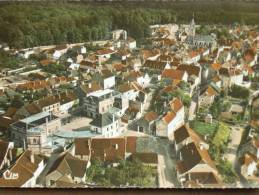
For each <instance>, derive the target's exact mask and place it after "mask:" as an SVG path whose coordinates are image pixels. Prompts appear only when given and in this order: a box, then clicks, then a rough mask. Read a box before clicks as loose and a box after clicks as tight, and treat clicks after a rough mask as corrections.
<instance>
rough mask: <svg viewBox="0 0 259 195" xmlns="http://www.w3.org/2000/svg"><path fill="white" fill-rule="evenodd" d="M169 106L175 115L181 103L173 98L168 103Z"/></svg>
mask: <svg viewBox="0 0 259 195" xmlns="http://www.w3.org/2000/svg"><path fill="white" fill-rule="evenodd" d="M169 104H170V107H171V109H172V111H173V112H175V113H177V112H178V111H179V110H180V109H181V108H182V107H183V103H182V101H181V100H180V99H179V98H174V99H173V100H171V101H170V102H169Z"/></svg>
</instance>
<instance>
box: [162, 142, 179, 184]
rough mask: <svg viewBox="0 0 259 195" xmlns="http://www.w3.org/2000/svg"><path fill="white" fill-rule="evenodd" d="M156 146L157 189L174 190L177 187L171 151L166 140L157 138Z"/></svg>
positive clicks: (174, 161)
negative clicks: (157, 156)
mask: <svg viewBox="0 0 259 195" xmlns="http://www.w3.org/2000/svg"><path fill="white" fill-rule="evenodd" d="M157 144H158V147H157V148H158V154H159V158H158V171H160V175H159V187H161V188H174V187H175V186H177V184H178V182H177V178H176V174H175V173H176V172H175V163H176V160H175V159H173V158H172V156H173V151H172V149H171V145H170V142H169V140H168V139H163V138H162V139H161V138H157Z"/></svg>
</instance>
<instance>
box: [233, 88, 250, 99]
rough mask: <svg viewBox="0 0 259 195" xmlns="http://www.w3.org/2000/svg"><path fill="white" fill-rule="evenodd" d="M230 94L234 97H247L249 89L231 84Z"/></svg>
mask: <svg viewBox="0 0 259 195" xmlns="http://www.w3.org/2000/svg"><path fill="white" fill-rule="evenodd" d="M230 95H231V96H232V97H235V98H241V99H247V98H248V97H249V95H250V91H249V89H247V88H245V87H241V86H238V85H233V86H232V87H231V90H230Z"/></svg>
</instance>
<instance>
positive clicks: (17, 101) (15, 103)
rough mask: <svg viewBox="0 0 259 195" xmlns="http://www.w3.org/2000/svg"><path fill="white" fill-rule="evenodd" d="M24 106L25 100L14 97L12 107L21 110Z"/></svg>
mask: <svg viewBox="0 0 259 195" xmlns="http://www.w3.org/2000/svg"><path fill="white" fill-rule="evenodd" d="M23 105H24V102H23V99H22V97H21V96H20V95H14V97H13V99H12V101H11V106H13V107H15V108H17V109H19V108H21V107H22V106H23Z"/></svg>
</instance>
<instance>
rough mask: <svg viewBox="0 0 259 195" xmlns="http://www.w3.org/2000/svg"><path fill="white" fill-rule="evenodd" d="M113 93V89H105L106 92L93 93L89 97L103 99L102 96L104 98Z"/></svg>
mask: <svg viewBox="0 0 259 195" xmlns="http://www.w3.org/2000/svg"><path fill="white" fill-rule="evenodd" d="M112 92H113V90H112V89H104V90H99V91H95V92H92V93H90V94H89V96H94V97H102V96H104V95H106V94H110V93H112Z"/></svg>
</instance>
